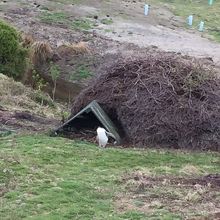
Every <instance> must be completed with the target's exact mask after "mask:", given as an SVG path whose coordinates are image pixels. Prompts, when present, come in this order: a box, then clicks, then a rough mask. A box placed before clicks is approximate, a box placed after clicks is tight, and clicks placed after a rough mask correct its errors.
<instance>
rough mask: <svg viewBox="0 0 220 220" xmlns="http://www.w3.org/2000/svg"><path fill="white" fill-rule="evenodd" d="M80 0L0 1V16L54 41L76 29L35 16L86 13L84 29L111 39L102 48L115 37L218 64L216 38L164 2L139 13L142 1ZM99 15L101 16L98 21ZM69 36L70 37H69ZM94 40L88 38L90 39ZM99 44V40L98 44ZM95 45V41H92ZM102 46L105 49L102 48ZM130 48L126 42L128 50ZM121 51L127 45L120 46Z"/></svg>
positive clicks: (219, 47)
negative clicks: (87, 21) (205, 34)
mask: <svg viewBox="0 0 220 220" xmlns="http://www.w3.org/2000/svg"><path fill="white" fill-rule="evenodd" d="M81 2H82V3H81V4H70V1H61V0H60V1H59V0H58V1H56V2H55V1H54V2H53V1H49V0H39V1H34V0H29V1H24V0H19V1H15V0H12V1H10V2H9V1H7V2H6V3H4V4H3V3H1V5H0V6H1V8H0V9H1V10H0V16H1V17H3V18H5V19H7V20H9V21H10V22H12V23H14V24H15V25H16V26H17V27H19V28H20V29H22V30H24V31H25V32H30V33H33V34H34V35H35V36H39V38H40V39H42V38H44V39H48V40H49V41H50V42H52V43H53V44H56V43H57V42H58V41H60V40H68V41H71V40H73V39H74V40H76V39H77V36H78V35H77V31H76V30H73V29H71V28H69V27H68V26H65V25H60V24H59V25H58V23H59V22H57V23H55V24H53V25H45V24H44V23H43V22H42V21H41V20H40V19H39V16H40V15H41V14H42V13H44V12H45V10H46V12H48V11H49V12H50V13H54V12H61V13H63V14H67V15H68V19H69V20H68V22H70V21H71V22H72V21H73V20H74V19H75V18H77V19H79V18H80V19H84V18H86V19H90V21H91V22H93V23H95V26H93V27H92V29H90V30H89V31H88V32H90V33H95V34H97V35H101V36H104V37H107V38H109V39H111V40H113V41H115V45H114V46H113V47H112V45H113V44H112V43H110V44H109V43H108V42H106V45H105V47H104V48H103V47H102V48H101V50H102V51H103V53H111V52H112V53H115V52H117V51H119V48H118V43H121V44H126V43H128V44H130V43H133V44H134V45H137V46H139V47H141V48H142V49H143V47H147V46H152V45H153V46H155V47H158V48H159V49H162V50H165V51H174V52H178V53H182V54H185V55H190V56H195V57H199V58H201V57H202V58H211V59H212V60H213V61H214V62H215V64H216V65H218V66H220V44H218V43H215V42H211V41H210V40H208V39H206V38H204V37H202V35H203V34H202V33H200V32H198V31H196V30H194V31H193V30H188V29H186V28H185V21H184V20H183V19H181V18H179V17H176V16H174V15H173V14H172V13H171V12H170V11H169V9H168V8H165V7H164V8H161V7H158V6H156V5H151V8H150V14H149V16H144V14H143V5H144V1H142V0H139V1H128V0H123V1H120V3H119V1H118V0H110V1H102V0H94V1H93V3H91V1H89V0H83V1H81ZM103 21H104V22H103ZM73 36H74V37H73ZM90 41H91V42H92V41H93V40H92V39H91V40H90ZM102 46H103V45H102ZM96 47H97V48H99V44H98V43H97V44H96ZM103 49H104V50H103ZM129 49H130V48H128V51H129ZM123 50H124V51H123V53H124V54H126V47H125V46H123ZM129 53H130V51H129Z"/></svg>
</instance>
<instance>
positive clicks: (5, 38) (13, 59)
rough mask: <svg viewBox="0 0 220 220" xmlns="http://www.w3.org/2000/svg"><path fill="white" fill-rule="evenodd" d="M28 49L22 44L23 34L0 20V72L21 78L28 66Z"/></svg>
mask: <svg viewBox="0 0 220 220" xmlns="http://www.w3.org/2000/svg"><path fill="white" fill-rule="evenodd" d="M27 55H28V50H27V49H25V48H23V47H22V46H21V36H20V35H19V33H18V32H17V31H16V29H15V28H13V27H11V26H10V25H8V24H7V23H5V22H4V21H1V20H0V72H1V73H3V74H5V75H8V76H10V77H14V78H15V79H17V78H20V77H21V75H22V74H23V73H24V72H25V70H26V67H27Z"/></svg>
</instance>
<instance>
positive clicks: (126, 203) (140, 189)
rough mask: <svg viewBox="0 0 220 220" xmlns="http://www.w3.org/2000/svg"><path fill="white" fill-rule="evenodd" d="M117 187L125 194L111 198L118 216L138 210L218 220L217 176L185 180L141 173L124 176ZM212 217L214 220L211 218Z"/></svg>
mask: <svg viewBox="0 0 220 220" xmlns="http://www.w3.org/2000/svg"><path fill="white" fill-rule="evenodd" d="M120 183H121V184H122V185H123V186H124V190H125V191H126V193H124V194H123V193H122V194H121V195H119V196H117V197H116V198H115V205H116V207H117V209H118V210H119V211H120V212H126V211H128V210H130V211H131V210H133V211H134V210H138V211H142V212H144V213H147V214H149V213H152V212H153V210H155V209H161V210H162V209H166V210H168V211H169V212H171V213H173V214H178V215H181V217H182V218H183V219H193V217H195V216H197V217H198V218H195V219H201V218H202V219H206V218H205V217H204V216H206V217H207V219H218V217H219V216H220V206H219V204H220V198H219V190H220V176H219V175H218V174H210V175H206V176H201V177H198V176H197V177H195V176H193V177H192V176H191V177H188V178H184V177H174V176H155V177H153V176H149V175H145V174H144V173H143V172H140V171H139V172H138V171H136V172H133V173H129V174H128V173H127V174H124V176H122V178H121V180H120ZM202 216H203V217H204V218H203V217H202ZM215 217H216V218H215Z"/></svg>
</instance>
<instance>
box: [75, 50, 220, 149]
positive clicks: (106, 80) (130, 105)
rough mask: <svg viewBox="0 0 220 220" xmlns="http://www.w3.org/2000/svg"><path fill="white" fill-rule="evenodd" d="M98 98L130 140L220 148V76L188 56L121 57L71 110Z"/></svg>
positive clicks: (154, 145)
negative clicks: (127, 58) (122, 58)
mask: <svg viewBox="0 0 220 220" xmlns="http://www.w3.org/2000/svg"><path fill="white" fill-rule="evenodd" d="M94 99H95V100H97V101H98V102H99V104H100V105H101V106H102V107H103V109H104V110H105V111H106V112H107V114H108V115H109V116H110V117H111V119H112V120H113V121H114V122H115V123H116V125H119V127H120V128H121V129H122V130H123V133H124V139H125V141H126V142H127V143H129V144H132V145H135V146H139V147H147V146H151V147H164V146H165V147H174V148H185V149H186V148H188V149H201V150H207V149H212V150H220V79H219V78H217V77H216V76H215V73H214V71H213V70H211V68H209V67H207V66H206V67H204V66H202V65H201V64H200V63H199V62H198V61H196V60H192V59H191V58H189V57H188V58H187V57H181V56H177V55H174V54H172V53H155V54H153V55H147V56H146V57H145V58H144V59H141V58H133V59H129V60H121V61H119V62H118V63H117V65H114V66H112V67H111V68H110V69H108V70H106V72H105V73H103V74H102V75H101V76H99V77H98V78H96V79H94V80H93V81H92V82H91V84H90V86H89V87H88V88H86V89H85V90H84V91H83V92H82V93H81V94H80V95H79V96H78V97H77V99H76V100H75V102H74V104H73V107H72V114H73V115H74V114H75V113H77V112H78V111H79V110H81V109H82V108H83V107H85V106H86V105H87V104H89V103H90V102H91V101H92V100H94Z"/></svg>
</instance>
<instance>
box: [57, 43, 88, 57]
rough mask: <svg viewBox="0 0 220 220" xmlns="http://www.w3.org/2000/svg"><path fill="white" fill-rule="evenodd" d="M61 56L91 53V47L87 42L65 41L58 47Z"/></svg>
mask: <svg viewBox="0 0 220 220" xmlns="http://www.w3.org/2000/svg"><path fill="white" fill-rule="evenodd" d="M57 52H58V53H59V55H60V56H71V55H79V54H87V53H90V49H89V47H88V45H87V44H86V42H82V41H81V42H79V43H69V42H64V43H62V44H61V45H59V46H58V47H57Z"/></svg>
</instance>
